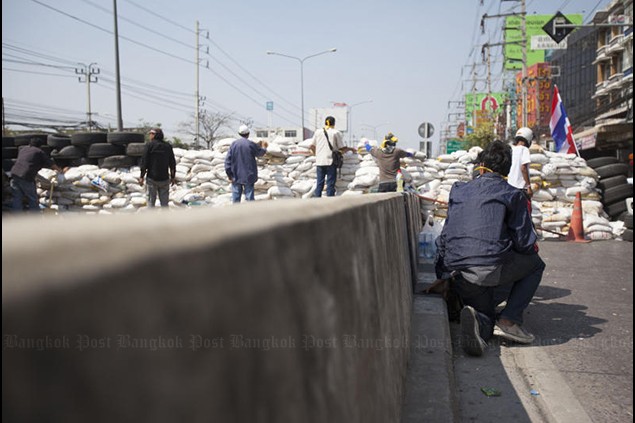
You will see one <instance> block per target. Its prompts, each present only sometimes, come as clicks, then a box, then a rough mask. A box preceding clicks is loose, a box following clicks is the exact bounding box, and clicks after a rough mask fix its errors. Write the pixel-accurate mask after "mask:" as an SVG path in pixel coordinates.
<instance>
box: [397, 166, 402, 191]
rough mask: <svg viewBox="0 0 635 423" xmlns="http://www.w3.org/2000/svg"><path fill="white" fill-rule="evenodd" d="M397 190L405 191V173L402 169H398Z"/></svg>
mask: <svg viewBox="0 0 635 423" xmlns="http://www.w3.org/2000/svg"><path fill="white" fill-rule="evenodd" d="M397 192H403V175H402V173H401V169H399V170H398V171H397Z"/></svg>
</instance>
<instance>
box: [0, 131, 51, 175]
mask: <svg viewBox="0 0 635 423" xmlns="http://www.w3.org/2000/svg"><path fill="white" fill-rule="evenodd" d="M46 137H47V134H20V135H16V136H15V137H2V170H3V171H5V172H9V171H10V170H11V168H12V167H13V164H14V163H15V159H16V158H17V157H18V151H19V150H20V148H22V147H24V146H26V145H29V143H30V142H31V139H32V138H38V139H39V140H40V141H41V142H42V146H41V148H42V150H44V152H45V153H46V154H49V155H50V154H51V151H52V149H51V148H50V147H49V146H47V145H46Z"/></svg>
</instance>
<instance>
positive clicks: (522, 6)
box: [481, 0, 527, 126]
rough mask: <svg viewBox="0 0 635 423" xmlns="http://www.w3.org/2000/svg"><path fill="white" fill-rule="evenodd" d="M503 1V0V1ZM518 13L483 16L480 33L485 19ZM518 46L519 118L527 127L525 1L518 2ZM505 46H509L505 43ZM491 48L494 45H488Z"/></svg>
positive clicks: (483, 30) (483, 29) (482, 30)
mask: <svg viewBox="0 0 635 423" xmlns="http://www.w3.org/2000/svg"><path fill="white" fill-rule="evenodd" d="M503 1H504V0H503ZM517 15H519V14H518V13H502V14H499V15H487V14H484V15H483V17H482V18H481V32H482V33H483V34H484V33H485V19H487V18H501V17H505V16H517ZM520 34H521V35H520V37H521V39H520V46H521V52H522V53H521V54H522V58H521V61H522V71H521V83H520V86H521V88H520V91H521V102H522V103H521V104H522V109H523V113H522V117H521V126H526V125H527V85H526V84H527V81H526V80H527V10H526V5H525V0H520ZM507 44H511V42H510V43H507ZM490 45H491V46H493V45H494V44H490Z"/></svg>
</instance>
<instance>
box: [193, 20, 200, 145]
mask: <svg viewBox="0 0 635 423" xmlns="http://www.w3.org/2000/svg"><path fill="white" fill-rule="evenodd" d="M198 37H199V26H198V21H196V98H195V99H194V101H195V102H196V105H195V107H196V109H195V111H194V119H195V120H196V135H195V136H194V145H195V146H196V148H198V146H199V143H198V137H199V128H200V116H199V113H200V104H199V98H200V97H199V91H198V87H199V85H198V83H199V75H198V73H199V69H198V66H199V63H200V57H199V48H200V46H199V42H198Z"/></svg>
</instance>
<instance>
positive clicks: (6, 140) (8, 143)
mask: <svg viewBox="0 0 635 423" xmlns="http://www.w3.org/2000/svg"><path fill="white" fill-rule="evenodd" d="M2 147H15V137H2Z"/></svg>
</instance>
